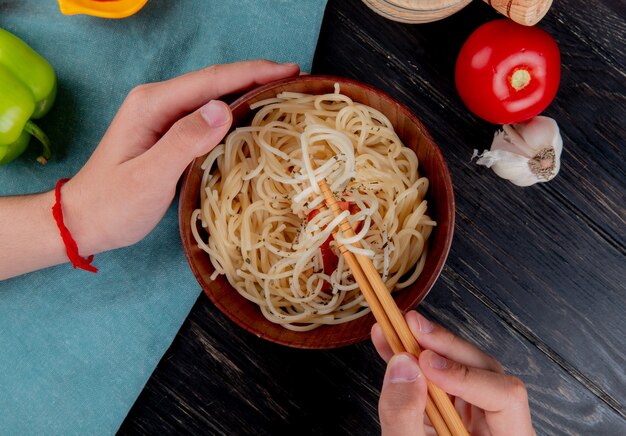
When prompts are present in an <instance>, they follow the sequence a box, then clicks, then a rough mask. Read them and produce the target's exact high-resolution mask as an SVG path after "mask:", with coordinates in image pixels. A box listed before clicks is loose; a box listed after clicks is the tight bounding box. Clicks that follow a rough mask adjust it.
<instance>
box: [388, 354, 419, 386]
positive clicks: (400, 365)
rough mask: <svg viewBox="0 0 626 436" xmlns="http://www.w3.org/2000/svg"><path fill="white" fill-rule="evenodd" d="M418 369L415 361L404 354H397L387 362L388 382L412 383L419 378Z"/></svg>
mask: <svg viewBox="0 0 626 436" xmlns="http://www.w3.org/2000/svg"><path fill="white" fill-rule="evenodd" d="M420 374H421V372H420V368H419V366H418V365H417V362H416V361H415V359H411V357H409V356H407V355H406V354H397V355H395V356H393V357H392V358H391V360H390V361H389V381H390V382H391V383H412V382H414V381H415V380H417V378H418V377H419V376H420Z"/></svg>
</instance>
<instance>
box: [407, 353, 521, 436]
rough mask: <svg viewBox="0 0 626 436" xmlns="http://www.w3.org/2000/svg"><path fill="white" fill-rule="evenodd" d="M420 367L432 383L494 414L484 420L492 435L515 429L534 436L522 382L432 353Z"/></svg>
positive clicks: (423, 356)
mask: <svg viewBox="0 0 626 436" xmlns="http://www.w3.org/2000/svg"><path fill="white" fill-rule="evenodd" d="M419 363H420V367H421V368H422V370H423V372H424V375H425V376H426V378H427V379H428V380H430V381H431V382H432V383H434V384H435V385H437V386H439V387H440V388H441V389H443V390H444V391H446V392H447V393H449V394H451V395H454V396H458V397H460V398H462V399H463V400H465V401H467V402H468V403H471V404H473V405H475V406H477V407H479V408H480V409H483V410H485V412H491V413H486V415H485V417H486V420H487V423H488V425H489V428H490V430H491V432H492V433H493V434H499V433H500V432H502V433H505V432H506V431H507V430H510V429H516V434H532V431H533V430H532V424H531V419H530V409H529V407H528V394H527V392H526V387H525V386H524V383H522V381H521V380H520V379H518V378H516V377H513V376H510V375H505V374H502V373H499V372H494V371H490V370H487V369H480V368H473V367H470V366H467V365H463V364H461V363H458V362H454V361H452V360H450V359H446V358H445V357H442V356H440V355H439V354H437V353H436V352H434V351H431V350H424V351H423V352H422V353H421V354H420V357H419ZM517 430H519V432H517Z"/></svg>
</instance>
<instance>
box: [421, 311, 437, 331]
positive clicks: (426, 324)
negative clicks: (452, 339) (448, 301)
mask: <svg viewBox="0 0 626 436" xmlns="http://www.w3.org/2000/svg"><path fill="white" fill-rule="evenodd" d="M417 322H418V323H419V327H420V332H422V333H430V332H432V331H433V329H434V328H435V325H434V324H433V323H432V322H430V321H429V320H427V319H426V318H424V317H423V316H422V315H420V314H419V313H418V317H417Z"/></svg>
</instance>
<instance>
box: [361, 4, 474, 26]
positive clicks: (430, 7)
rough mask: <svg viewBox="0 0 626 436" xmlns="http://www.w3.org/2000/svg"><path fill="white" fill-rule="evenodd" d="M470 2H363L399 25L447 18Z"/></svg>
mask: <svg viewBox="0 0 626 436" xmlns="http://www.w3.org/2000/svg"><path fill="white" fill-rule="evenodd" d="M470 2H471V0H363V3H365V4H366V5H367V6H368V7H369V8H370V9H372V10H373V11H374V12H376V13H377V14H379V15H382V16H383V17H385V18H388V19H390V20H393V21H399V22H401V23H409V24H419V23H430V22H431V21H437V20H441V19H444V18H446V17H449V16H450V15H452V14H454V13H455V12H458V11H460V10H461V9H463V8H464V7H465V6H467V5H468V4H469V3H470Z"/></svg>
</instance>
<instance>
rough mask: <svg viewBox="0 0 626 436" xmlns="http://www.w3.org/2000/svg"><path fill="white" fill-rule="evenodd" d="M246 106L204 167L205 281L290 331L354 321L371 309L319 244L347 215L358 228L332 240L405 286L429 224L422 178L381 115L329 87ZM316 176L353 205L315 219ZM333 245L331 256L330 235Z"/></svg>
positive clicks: (200, 214) (200, 213)
mask: <svg viewBox="0 0 626 436" xmlns="http://www.w3.org/2000/svg"><path fill="white" fill-rule="evenodd" d="M252 109H258V111H257V112H256V114H255V116H254V119H253V121H252V123H251V125H250V126H249V127H240V128H237V129H236V130H234V131H233V132H232V133H230V134H229V135H228V136H227V137H226V139H225V141H224V143H223V144H220V145H219V146H217V147H216V148H215V149H214V150H213V151H211V152H210V153H209V155H208V156H207V158H206V160H205V161H204V163H203V165H202V169H203V170H204V174H203V177H202V182H201V183H202V189H201V206H200V209H197V210H196V211H194V213H193V215H192V217H191V221H192V226H191V228H192V229H193V234H194V237H195V239H196V241H197V243H198V245H199V246H200V247H201V248H202V249H203V250H204V251H206V252H207V253H208V254H209V257H210V259H211V262H212V264H213V266H214V267H215V273H214V274H213V277H212V278H213V279H214V278H215V277H217V275H218V274H224V275H225V276H226V278H227V280H228V282H229V283H230V284H231V285H232V286H233V287H234V288H235V289H236V290H237V291H238V292H239V293H240V294H241V295H242V296H243V297H245V298H247V299H248V300H250V301H252V302H253V303H255V304H257V305H258V306H259V307H260V309H261V311H262V312H263V315H265V317H266V318H267V319H268V320H270V321H272V322H275V323H278V324H281V325H283V326H284V327H285V328H288V329H291V330H297V331H305V330H311V329H313V328H315V327H318V326H320V325H323V324H339V323H343V322H347V321H350V320H353V319H356V318H359V317H361V316H363V315H365V314H366V313H368V312H369V308H368V307H367V303H366V302H365V300H364V299H363V296H362V295H361V293H360V290H359V289H358V287H357V284H356V283H355V282H354V279H353V277H352V275H351V274H350V270H349V268H348V266H347V264H346V263H345V262H344V259H343V258H342V256H340V255H339V259H338V263H337V267H336V269H335V270H334V272H332V273H330V272H329V271H326V272H325V271H324V260H323V259H322V250H320V246H321V245H322V244H324V242H325V241H326V240H327V239H328V238H329V236H330V235H331V233H332V232H333V230H334V229H335V228H336V227H337V226H338V224H339V221H340V220H341V219H342V218H343V217H344V216H347V217H348V221H349V222H350V223H351V224H352V226H353V228H355V229H356V233H357V235H356V237H355V238H352V239H345V238H343V237H342V236H341V235H340V234H338V235H336V238H337V239H338V240H339V241H340V242H342V243H343V244H344V245H345V246H346V248H347V249H348V250H350V251H352V252H355V253H361V254H365V255H367V256H370V257H371V258H372V260H373V263H374V266H375V267H376V268H377V269H378V271H379V272H380V274H381V276H382V278H383V281H384V282H385V283H386V285H387V287H388V288H389V289H390V290H394V289H401V288H404V287H407V286H409V285H410V284H412V283H413V282H414V281H415V280H416V279H417V277H418V276H419V274H420V272H421V271H422V269H423V266H424V262H425V260H426V251H427V250H426V248H427V244H426V241H427V239H428V236H429V235H430V233H431V231H432V228H433V226H434V225H435V222H434V221H433V220H431V219H430V218H429V217H428V215H427V210H426V201H425V200H424V196H425V195H426V191H427V189H428V179H426V178H425V177H420V176H419V175H418V161H417V157H416V155H415V153H414V152H413V151H412V150H411V149H409V148H408V147H405V146H404V145H403V144H402V142H401V141H400V139H399V138H398V136H397V135H396V133H395V132H394V130H393V127H392V125H391V123H390V121H389V120H388V119H387V118H386V117H385V116H384V115H383V114H382V113H380V112H379V111H377V110H375V109H373V108H371V107H368V106H366V105H363V104H360V103H355V102H353V101H352V100H351V99H350V98H348V97H347V96H345V95H343V94H341V93H340V92H339V86H338V85H335V92H334V93H330V94H325V95H307V94H298V93H291V92H289V93H287V92H285V93H282V94H279V95H278V96H277V97H276V98H272V99H268V100H265V101H261V102H258V103H256V104H255V105H253V107H252ZM321 179H324V180H326V181H327V182H328V184H329V185H330V187H331V189H332V191H333V192H334V193H335V195H336V197H337V199H338V200H339V201H344V202H349V203H348V204H351V205H352V207H350V210H345V211H343V212H342V214H341V215H340V216H339V217H336V218H335V217H334V216H333V215H332V212H331V211H330V210H324V211H323V212H319V213H317V214H316V215H314V216H313V214H312V213H311V211H314V210H316V208H317V207H318V206H319V205H320V204H321V203H322V201H323V199H322V196H321V194H320V190H319V187H318V184H317V182H318V181H319V180H321ZM354 205H356V206H354ZM351 211H352V213H351ZM198 219H200V220H201V222H202V227H204V228H205V229H206V231H207V233H208V235H209V236H208V239H204V238H203V237H202V236H201V235H200V232H199V231H198V229H197V226H196V222H197V220H198ZM357 241H358V242H359V243H360V245H361V247H362V248H357V247H356V246H354V245H353V244H355V243H356V242H357ZM330 247H331V249H332V250H333V251H334V252H336V253H337V254H338V249H337V247H336V242H335V241H334V240H333V241H332V242H331V243H330ZM327 273H330V275H329V274H327Z"/></svg>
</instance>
